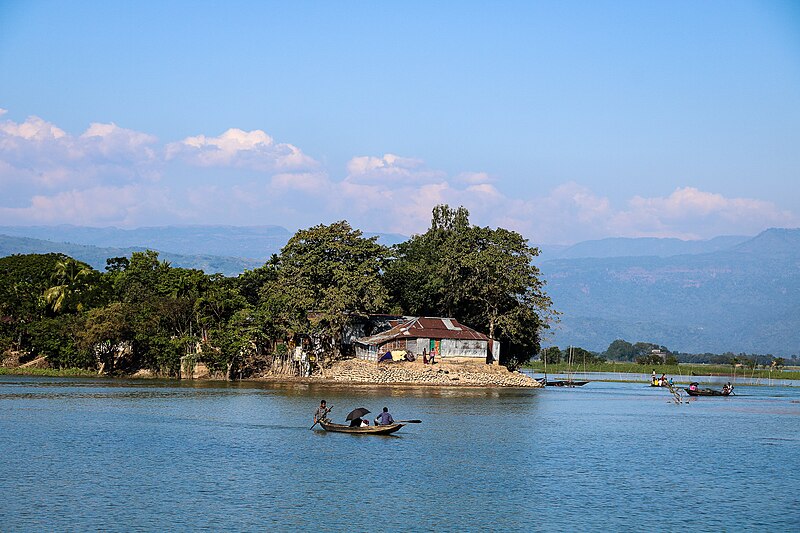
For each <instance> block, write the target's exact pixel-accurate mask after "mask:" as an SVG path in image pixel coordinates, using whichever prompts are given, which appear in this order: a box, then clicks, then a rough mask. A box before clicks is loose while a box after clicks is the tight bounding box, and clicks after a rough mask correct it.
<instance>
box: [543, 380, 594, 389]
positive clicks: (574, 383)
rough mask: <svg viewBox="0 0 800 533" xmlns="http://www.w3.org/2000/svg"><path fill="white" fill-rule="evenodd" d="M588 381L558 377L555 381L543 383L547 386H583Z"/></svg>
mask: <svg viewBox="0 0 800 533" xmlns="http://www.w3.org/2000/svg"><path fill="white" fill-rule="evenodd" d="M587 383H589V382H588V381H575V380H566V379H559V380H556V381H547V382H545V385H546V386H548V387H583V386H584V385H586V384H587Z"/></svg>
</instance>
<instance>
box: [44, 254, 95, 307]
mask: <svg viewBox="0 0 800 533" xmlns="http://www.w3.org/2000/svg"><path fill="white" fill-rule="evenodd" d="M91 274H92V269H91V267H89V266H87V265H85V264H83V263H79V262H78V261H76V260H75V259H73V258H71V257H66V258H64V259H63V260H61V261H58V262H57V263H56V267H55V271H54V272H53V275H52V276H51V278H50V279H51V280H52V281H53V283H54V284H55V285H53V286H52V287H50V288H49V289H47V290H45V291H44V301H45V302H46V303H47V305H48V306H49V307H50V309H51V310H52V311H53V312H54V313H60V312H62V311H68V310H69V308H70V305H71V304H72V302H73V300H75V298H76V297H77V296H78V295H79V294H80V293H81V290H82V289H83V288H84V286H85V280H86V279H87V278H88V277H89V276H91ZM76 310H77V311H82V310H83V304H82V303H81V302H78V303H77V305H76Z"/></svg>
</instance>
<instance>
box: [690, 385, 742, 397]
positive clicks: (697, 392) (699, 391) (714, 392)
mask: <svg viewBox="0 0 800 533" xmlns="http://www.w3.org/2000/svg"><path fill="white" fill-rule="evenodd" d="M683 390H685V391H686V393H687V394H689V396H728V395H730V392H722V391H719V390H714V389H697V390H691V389H689V388H688V387H687V388H685V389H683Z"/></svg>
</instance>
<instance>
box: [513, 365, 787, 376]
mask: <svg viewBox="0 0 800 533" xmlns="http://www.w3.org/2000/svg"><path fill="white" fill-rule="evenodd" d="M524 369H525V370H528V371H531V372H537V373H543V372H544V364H543V363H540V362H533V363H530V364H528V365H526V366H525V367H524ZM653 370H655V371H656V374H658V375H659V376H660V375H661V374H666V375H667V376H680V377H684V378H686V379H689V378H691V377H692V376H708V377H725V378H740V377H742V378H751V379H757V378H759V379H789V380H800V371H794V370H789V371H786V370H769V369H760V370H753V369H749V368H742V367H736V368H734V367H732V366H730V365H702V364H681V365H658V366H653V365H640V364H638V363H631V362H615V361H607V362H605V363H593V364H587V365H581V364H575V365H572V367H571V368H570V366H569V365H568V364H566V363H559V364H548V365H547V372H548V374H566V373H568V372H570V371H571V372H572V373H578V372H579V373H581V374H584V373H590V372H604V373H615V374H648V375H649V374H650V373H651V372H652V371H653Z"/></svg>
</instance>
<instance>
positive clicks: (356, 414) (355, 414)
mask: <svg viewBox="0 0 800 533" xmlns="http://www.w3.org/2000/svg"><path fill="white" fill-rule="evenodd" d="M366 414H369V409H367V408H366V407H359V408H358V409H353V410H352V411H350V414H349V415H347V418H346V419H345V420H355V419H356V418H361V417H362V416H364V415H366Z"/></svg>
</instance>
